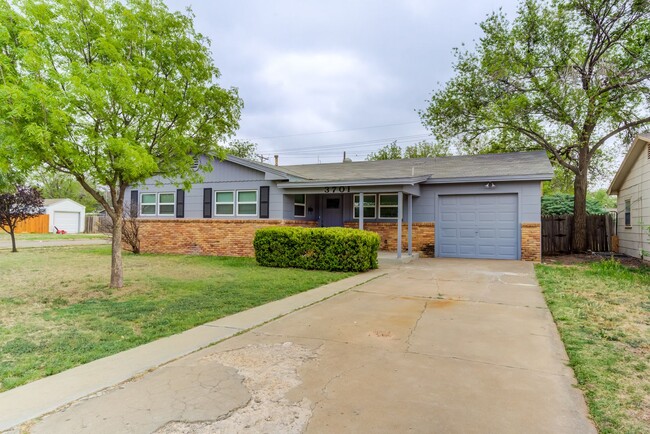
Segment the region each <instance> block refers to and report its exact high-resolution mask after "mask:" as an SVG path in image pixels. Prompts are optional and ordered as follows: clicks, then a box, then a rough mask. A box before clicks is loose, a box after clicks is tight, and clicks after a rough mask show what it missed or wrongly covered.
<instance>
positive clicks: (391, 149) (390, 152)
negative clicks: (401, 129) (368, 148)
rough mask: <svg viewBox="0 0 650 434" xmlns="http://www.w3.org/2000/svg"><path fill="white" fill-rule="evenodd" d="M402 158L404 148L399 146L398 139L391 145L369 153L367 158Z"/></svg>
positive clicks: (371, 159) (374, 159)
mask: <svg viewBox="0 0 650 434" xmlns="http://www.w3.org/2000/svg"><path fill="white" fill-rule="evenodd" d="M400 158H402V148H400V147H399V145H398V144H397V140H395V141H394V142H392V143H391V144H390V145H386V146H384V147H382V148H379V150H378V151H377V152H371V153H370V154H368V156H367V157H366V160H367V161H376V160H399V159H400Z"/></svg>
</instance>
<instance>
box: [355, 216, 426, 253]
mask: <svg viewBox="0 0 650 434" xmlns="http://www.w3.org/2000/svg"><path fill="white" fill-rule="evenodd" d="M345 227H346V228H354V229H356V228H358V227H359V222H358V221H353V222H345ZM363 228H364V229H365V230H367V231H372V232H376V233H378V234H379V236H380V237H381V244H380V245H379V249H380V250H388V251H392V252H396V251H397V223H378V222H364V223H363ZM434 243H435V225H434V223H433V222H430V223H413V251H414V252H419V253H420V256H423V257H428V256H431V257H433V244H434ZM407 249H408V225H407V224H403V225H402V251H403V252H406V251H407Z"/></svg>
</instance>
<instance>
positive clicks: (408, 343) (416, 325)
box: [406, 301, 429, 352]
mask: <svg viewBox="0 0 650 434" xmlns="http://www.w3.org/2000/svg"><path fill="white" fill-rule="evenodd" d="M428 305H429V302H428V301H425V302H424V306H422V310H421V311H420V315H419V316H418V319H417V320H415V323H414V324H413V328H412V329H411V331H410V333H409V335H408V337H407V338H406V352H409V351H410V349H411V337H412V336H413V333H414V332H415V329H416V328H418V324H420V320H421V319H422V317H423V316H424V312H426V311H427V306H428Z"/></svg>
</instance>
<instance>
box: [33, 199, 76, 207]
mask: <svg viewBox="0 0 650 434" xmlns="http://www.w3.org/2000/svg"><path fill="white" fill-rule="evenodd" d="M66 201H68V202H72V203H74V204H75V205H78V206H80V207H83V208H85V206H83V205H82V204H80V203H79V202H75V201H74V200H72V199H68V198H61V199H43V206H45V207H46V208H47V207H50V206H52V205H56V204H57V203H61V202H66Z"/></svg>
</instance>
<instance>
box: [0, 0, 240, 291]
mask: <svg viewBox="0 0 650 434" xmlns="http://www.w3.org/2000/svg"><path fill="white" fill-rule="evenodd" d="M0 73H1V74H2V77H3V78H4V80H2V81H1V82H0V137H2V139H3V140H2V144H1V145H0V147H2V148H4V150H3V151H2V152H0V156H1V155H11V156H12V161H13V162H14V164H15V165H16V166H18V167H19V168H23V169H25V170H26V169H27V168H30V167H42V166H44V167H46V168H48V169H51V170H56V171H60V172H63V173H68V174H71V175H72V176H74V178H75V179H76V180H77V181H78V182H79V183H80V184H81V186H82V187H83V188H84V189H85V190H86V191H88V192H89V193H90V194H91V195H92V197H93V198H94V199H95V200H96V201H97V202H99V203H100V204H101V205H102V207H103V208H104V209H105V210H106V212H107V213H108V215H109V217H110V218H111V219H112V220H113V222H114V223H115V222H118V221H119V219H120V218H121V217H122V213H123V209H124V195H125V192H126V190H127V188H128V187H129V186H132V185H137V184H139V183H142V182H144V181H145V180H147V179H149V178H151V177H152V176H154V175H160V176H161V177H162V178H166V179H170V180H172V181H173V182H176V183H178V184H181V183H182V184H183V185H184V187H185V188H187V189H189V188H190V186H191V184H192V183H193V182H197V181H200V180H201V178H202V176H201V174H200V173H199V172H197V171H195V170H193V164H194V157H193V156H195V155H206V156H208V157H209V158H208V160H207V163H205V164H203V165H202V167H201V168H202V169H203V170H209V169H210V168H211V167H212V165H211V160H210V158H217V157H223V156H225V153H224V151H223V149H222V148H221V147H219V145H218V143H220V142H221V143H223V142H224V141H225V140H226V139H227V138H228V137H230V136H231V135H232V134H233V132H234V131H235V130H236V129H237V127H238V122H239V117H240V112H241V108H242V101H241V99H240V98H239V96H238V94H237V90H236V89H223V88H221V87H219V85H218V84H217V82H216V80H217V79H218V78H219V75H220V73H219V70H218V69H217V67H216V66H215V65H214V61H213V59H212V55H211V53H210V49H209V40H208V39H206V38H205V37H204V36H203V35H201V34H200V33H198V32H196V30H195V29H194V24H193V16H192V15H191V13H189V12H188V13H187V14H182V13H178V12H170V11H169V9H168V8H167V6H166V5H165V4H164V2H163V1H162V0H125V1H120V0H17V2H16V6H15V8H14V7H12V6H11V5H10V4H8V3H7V2H6V1H5V0H0ZM104 192H106V193H107V194H106V195H104V194H103V193H104ZM114 228H115V229H114V230H115V233H114V237H118V236H119V229H120V228H119V224H114ZM113 255H114V256H113V262H112V269H111V285H113V286H121V285H122V265H121V264H122V260H121V251H120V250H118V248H117V247H116V249H115V251H114V252H113Z"/></svg>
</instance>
